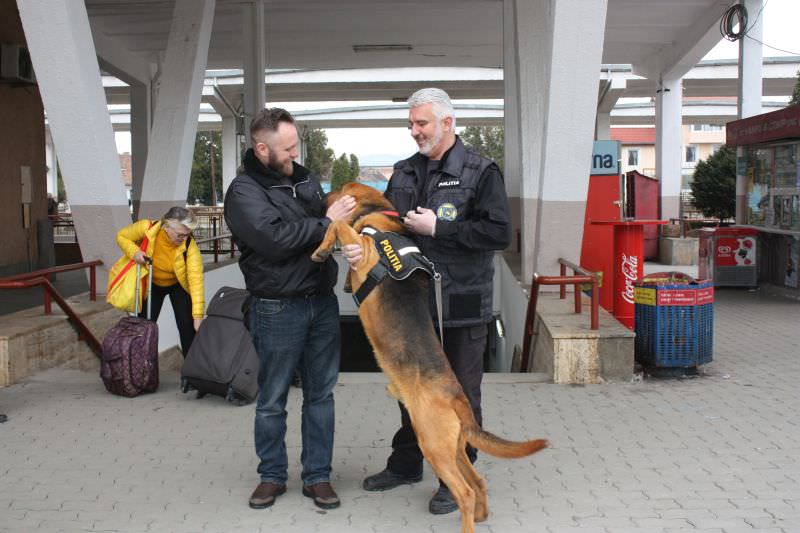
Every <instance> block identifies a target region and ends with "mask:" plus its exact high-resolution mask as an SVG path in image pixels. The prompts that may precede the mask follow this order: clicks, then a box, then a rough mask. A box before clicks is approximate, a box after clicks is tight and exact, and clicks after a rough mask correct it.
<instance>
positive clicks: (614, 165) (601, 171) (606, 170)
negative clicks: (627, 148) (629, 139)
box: [589, 141, 619, 176]
mask: <svg viewBox="0 0 800 533" xmlns="http://www.w3.org/2000/svg"><path fill="white" fill-rule="evenodd" d="M618 161H619V141H594V145H593V146H592V170H591V172H589V174H590V175H592V176H607V175H614V174H619V165H618Z"/></svg>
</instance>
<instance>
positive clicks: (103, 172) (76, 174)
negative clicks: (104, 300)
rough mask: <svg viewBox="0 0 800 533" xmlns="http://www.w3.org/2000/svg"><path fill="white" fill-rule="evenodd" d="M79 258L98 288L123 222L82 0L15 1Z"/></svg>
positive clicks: (126, 218) (125, 215)
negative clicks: (91, 264) (92, 267)
mask: <svg viewBox="0 0 800 533" xmlns="http://www.w3.org/2000/svg"><path fill="white" fill-rule="evenodd" d="M17 7H18V9H19V14H20V18H21V20H22V26H23V28H24V30H25V38H26V40H27V43H28V48H29V50H30V54H31V59H32V61H33V66H34V69H35V71H36V79H37V82H38V86H39V87H38V88H39V92H40V94H41V95H42V102H43V103H44V108H45V111H46V113H47V120H48V123H49V125H50V132H51V134H52V136H53V142H54V144H55V146H56V150H57V151H58V160H59V163H60V165H61V172H62V177H63V179H64V186H65V187H66V190H67V193H68V194H69V202H70V206H71V207H72V215H73V220H74V221H75V231H76V233H77V236H78V241H79V242H80V246H81V253H82V255H83V259H84V260H86V261H89V260H93V259H100V260H102V261H103V265H104V266H103V268H101V269H100V271H99V272H98V278H97V279H98V290H100V291H102V290H103V289H104V288H105V279H106V277H107V269H108V268H110V267H111V265H113V264H114V261H116V260H117V259H118V258H119V255H120V250H119V248H118V247H117V245H116V242H115V239H114V236H115V233H116V230H117V228H120V227H123V226H125V225H127V224H130V222H131V217H130V213H129V211H128V202H127V199H126V197H125V189H124V187H123V185H122V173H121V172H120V166H119V157H118V156H117V147H116V144H115V142H114V132H113V131H112V129H111V120H110V118H109V115H108V110H107V108H106V99H105V94H104V92H103V84H102V80H101V78H100V69H99V67H98V63H97V56H96V54H95V48H94V43H93V42H92V33H91V30H90V27H89V18H88V16H87V13H86V6H85V5H84V3H83V2H75V1H74V0H46V1H45V0H42V1H38V2H18V3H17Z"/></svg>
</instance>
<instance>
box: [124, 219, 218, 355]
mask: <svg viewBox="0 0 800 533" xmlns="http://www.w3.org/2000/svg"><path fill="white" fill-rule="evenodd" d="M196 227H197V219H196V218H195V216H194V213H192V212H191V211H189V210H188V209H185V208H183V207H177V206H176V207H172V208H170V210H169V211H167V214H165V215H164V216H163V217H161V220H159V221H152V222H151V221H150V220H146V219H143V220H140V221H138V222H134V223H133V224H131V225H130V226H126V227H124V228H122V229H121V230H120V231H119V233H117V244H118V245H119V247H120V248H121V249H122V251H123V252H124V253H125V256H126V257H127V258H128V259H133V260H134V261H136V262H137V263H139V264H144V263H145V258H146V257H150V258H152V260H153V263H152V276H153V294H152V298H153V300H152V303H151V313H152V317H151V320H153V321H156V320H158V315H159V314H160V313H161V306H162V305H163V303H164V297H165V296H167V295H169V299H170V302H172V309H173V311H174V312H175V322H176V323H177V325H178V332H179V334H180V337H181V351H182V352H183V356H184V357H186V354H187V353H188V352H189V347H190V346H191V345H192V341H193V340H194V335H195V332H196V331H197V328H199V327H200V322H202V320H203V316H204V315H205V301H204V292H203V258H202V256H201V255H200V249H199V248H198V247H197V244H196V243H195V242H194V240H192V239H191V235H192V230H194V228H196ZM145 236H146V237H148V239H149V242H148V245H147V252H143V251H142V250H141V249H140V248H139V247H140V245H141V242H142V240H144V238H145ZM150 296H151V295H149V294H146V295H145V301H144V303H143V305H142V309H143V310H146V309H147V299H148V298H150ZM145 313H146V311H143V312H142V313H141V316H145Z"/></svg>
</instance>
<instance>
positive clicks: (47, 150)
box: [44, 126, 58, 200]
mask: <svg viewBox="0 0 800 533" xmlns="http://www.w3.org/2000/svg"><path fill="white" fill-rule="evenodd" d="M44 143H45V146H44V157H45V164H46V165H47V192H48V194H52V195H53V198H55V199H56V200H58V156H57V155H56V147H55V145H54V144H53V135H52V133H50V126H47V127H46V128H45V130H44Z"/></svg>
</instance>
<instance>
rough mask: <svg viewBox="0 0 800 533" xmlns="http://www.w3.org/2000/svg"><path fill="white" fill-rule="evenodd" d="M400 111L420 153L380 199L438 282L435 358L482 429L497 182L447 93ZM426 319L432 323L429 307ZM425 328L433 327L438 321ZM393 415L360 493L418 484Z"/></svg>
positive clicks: (438, 509)
mask: <svg viewBox="0 0 800 533" xmlns="http://www.w3.org/2000/svg"><path fill="white" fill-rule="evenodd" d="M408 106H409V108H410V109H409V113H408V127H409V130H410V131H411V136H412V137H413V138H414V140H415V141H416V143H417V146H418V147H419V152H418V153H416V154H414V155H413V156H411V157H410V158H408V159H405V160H403V161H400V162H398V163H397V164H395V165H394V172H393V174H392V177H391V179H390V180H389V185H388V187H387V189H386V193H385V196H386V198H388V199H389V200H390V201H391V202H392V204H394V206H395V208H396V209H397V211H398V213H405V216H404V218H403V223H404V225H405V226H406V228H407V229H408V230H409V231H410V232H411V233H412V234H413V236H414V240H415V241H416V243H417V245H418V246H419V248H420V249H421V250H422V253H424V254H425V255H426V256H427V257H428V259H430V260H431V261H433V263H434V264H435V265H436V270H437V272H439V273H440V274H441V276H442V290H443V298H442V300H443V302H442V304H443V312H442V315H443V321H444V326H443V327H444V351H445V354H446V355H447V359H448V360H449V362H450V366H451V367H452V368H453V372H454V373H455V375H456V377H457V378H458V381H459V382H460V383H461V386H462V387H463V389H464V393H465V394H466V395H467V398H468V399H469V402H470V405H471V407H472V410H473V412H474V414H475V420H477V421H478V424H481V422H482V417H481V381H482V379H483V354H484V351H485V349H486V339H487V331H488V324H489V322H490V321H491V320H492V285H493V278H494V252H495V251H496V250H502V249H504V248H506V247H507V246H508V245H509V243H510V242H511V224H510V220H509V210H508V198H507V197H506V191H505V185H504V183H503V175H502V173H501V172H500V169H499V168H498V167H497V165H496V164H495V163H493V162H492V161H490V160H489V159H486V158H485V157H482V156H480V155H478V154H476V153H474V152H471V151H469V150H467V148H466V147H465V146H464V144H463V143H462V142H461V139H460V138H459V137H458V135H456V133H455V126H456V119H455V114H454V112H453V105H452V103H451V102H450V97H449V96H448V95H447V93H446V92H444V91H443V90H441V89H433V88H432V89H421V90H419V91H417V92H415V93H414V94H413V95H411V97H410V98H409V99H408ZM343 253H344V256H345V258H346V259H347V260H348V262H349V263H350V264H351V265H355V264H356V263H358V262H359V261H360V260H361V256H362V252H361V247H360V246H359V245H347V246H344V247H343ZM432 292H433V291H432ZM431 315H432V317H433V318H436V309H435V305H434V303H433V302H432V305H431ZM434 324H435V325H437V326H438V321H437V320H434ZM437 329H438V328H437ZM400 413H401V427H400V429H399V430H398V431H397V432H396V433H395V435H394V438H393V439H392V453H391V455H390V456H389V460H388V461H387V464H386V468H385V469H384V470H382V471H381V472H379V473H377V474H374V475H372V476H369V477H367V478H366V479H365V480H364V484H363V486H364V489H365V490H368V491H383V490H388V489H392V488H394V487H397V486H398V485H402V484H408V483H416V482H418V481H420V480H421V479H422V459H423V456H422V451H421V450H420V448H419V445H418V444H417V437H416V435H415V434H414V429H413V427H412V425H411V420H410V418H409V416H408V412H407V411H406V410H405V409H404V408H403V406H402V404H401V405H400ZM467 455H468V456H469V459H470V461H472V462H473V463H474V462H475V458H476V456H477V452H476V450H475V449H474V448H472V447H470V446H468V447H467ZM457 508H458V505H457V504H456V502H455V500H454V499H453V496H452V494H451V493H450V491H449V490H448V488H447V486H446V485H445V484H444V483H442V482H441V481H440V482H439V487H438V489H437V491H436V493H435V494H434V496H433V498H432V499H431V500H430V503H429V510H430V512H431V513H433V514H444V513H450V512H452V511H455V510H456V509H457Z"/></svg>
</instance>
